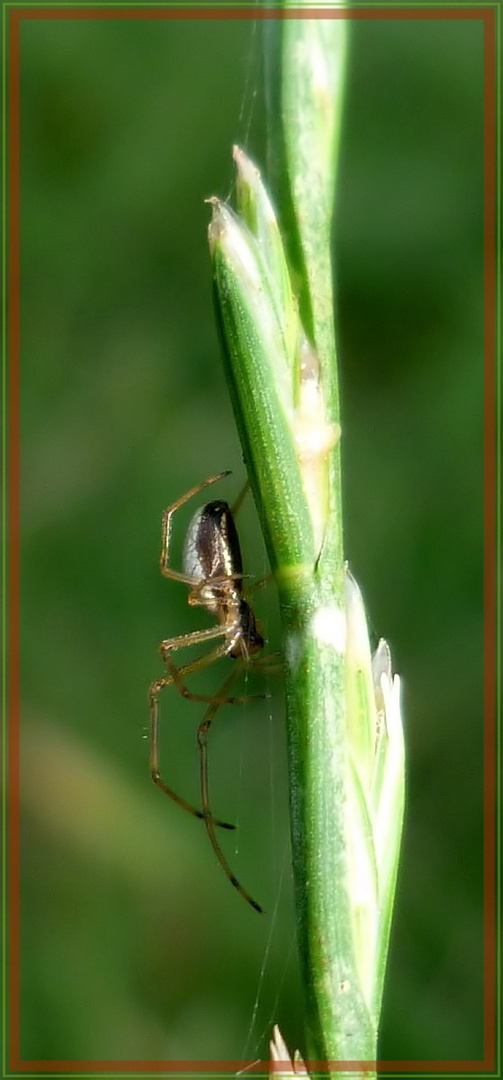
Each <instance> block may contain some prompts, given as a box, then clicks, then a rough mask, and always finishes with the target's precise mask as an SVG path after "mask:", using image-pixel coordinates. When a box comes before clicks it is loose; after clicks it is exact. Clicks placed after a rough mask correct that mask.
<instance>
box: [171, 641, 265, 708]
mask: <svg viewBox="0 0 503 1080" xmlns="http://www.w3.org/2000/svg"><path fill="white" fill-rule="evenodd" d="M162 658H163V661H164V663H165V664H166V668H167V670H168V672H169V674H170V675H171V681H172V682H173V684H174V686H175V687H176V689H177V690H178V693H179V694H180V695H181V696H182V697H184V698H186V699H187V700H188V701H202V702H204V703H205V704H206V705H217V704H218V705H244V704H246V702H248V701H256V700H257V699H259V698H264V697H265V696H266V695H265V694H243V695H241V696H240V697H225V698H219V697H218V696H217V695H216V694H195V693H193V691H192V690H189V689H188V687H187V686H185V683H184V682H183V678H184V676H185V675H186V674H187V673H188V674H190V673H191V672H192V671H197V670H198V668H199V667H203V666H204V664H199V663H198V662H197V661H194V663H195V664H196V665H197V667H195V668H194V666H193V664H187V665H185V667H180V668H178V667H176V664H174V663H173V661H172V659H171V657H170V655H169V653H168V651H167V650H166V651H164V650H163V653H162ZM211 658H212V659H215V657H214V655H212V657H211ZM200 659H201V660H203V661H206V657H201V658H200ZM210 662H211V661H210Z"/></svg>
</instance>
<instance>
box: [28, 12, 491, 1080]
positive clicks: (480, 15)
mask: <svg viewBox="0 0 503 1080" xmlns="http://www.w3.org/2000/svg"><path fill="white" fill-rule="evenodd" d="M42 18H44V19H180V18H183V19H214V18H217V19H254V20H256V19H259V18H264V19H269V18H287V19H293V18H296V19H298V18H323V19H327V18H334V19H339V18H349V19H384V18H385V19H474V20H480V19H481V20H482V21H483V24H484V122H483V126H484V780H485V783H484V860H483V861H484V961H483V963H484V1058H483V1059H482V1060H480V1061H378V1062H359V1061H337V1062H318V1061H317V1062H314V1061H311V1062H307V1066H308V1068H309V1070H310V1071H313V1070H316V1071H326V1070H327V1069H330V1070H331V1071H332V1072H336V1071H348V1070H351V1071H360V1072H361V1071H368V1070H369V1069H375V1068H376V1067H377V1068H378V1069H379V1070H380V1071H383V1070H384V1071H386V1072H422V1073H425V1072H440V1073H448V1072H453V1071H457V1072H466V1073H468V1072H477V1071H478V1072H489V1073H491V1072H492V1073H494V1066H495V1019H496V1018H495V993H494V991H495V922H494V920H495V866H494V845H495V794H496V789H495V764H494V745H495V743H494V740H495V700H494V686H495V531H494V530H495V408H494V406H495V370H494V358H495V44H496V42H495V9H494V6H492V7H487V8H484V9H482V10H480V9H477V8H468V9H465V8H432V9H429V8H420V9H411V8H403V9H389V8H385V7H375V8H371V9H366V8H364V9H351V10H347V9H345V10H343V9H334V10H327V8H309V9H306V8H303V9H301V10H298V9H295V8H288V9H286V10H285V9H277V8H274V7H268V8H258V7H256V6H253V7H252V8H233V7H228V8H206V9H199V8H198V9H190V8H183V7H177V8H166V9H158V8H147V7H146V8H134V9H131V10H130V9H114V8H105V7H103V8H97V9H95V8H86V7H82V8H80V9H75V8H45V9H44V8H39V9H30V8H18V9H11V10H9V11H8V120H9V133H8V209H9V216H8V249H7V250H8V286H9V287H8V326H9V345H8V364H9V381H8V406H9V418H10V422H9V466H8V484H9V504H8V506H9V514H8V542H9V576H8V601H9V608H8V610H9V662H8V679H9V731H8V777H9V783H8V809H9V821H8V898H9V937H8V944H9V950H8V986H9V1001H10V1010H9V1067H10V1069H11V1070H12V1071H13V1072H16V1071H24V1072H26V1071H29V1070H32V1071H34V1070H36V1071H37V1072H38V1073H47V1072H55V1073H58V1072H77V1071H79V1072H84V1071H87V1073H88V1074H90V1073H95V1072H100V1073H109V1074H113V1073H129V1072H147V1073H152V1074H155V1073H161V1072H168V1070H169V1072H170V1073H182V1074H185V1073H202V1072H204V1073H207V1074H209V1075H211V1074H219V1073H220V1074H221V1073H231V1072H232V1073H236V1072H238V1071H242V1070H243V1069H245V1070H246V1072H254V1073H255V1072H263V1071H264V1070H265V1071H267V1070H268V1068H269V1063H268V1062H253V1063H247V1062H243V1061H226V1062H215V1061H171V1062H161V1061H114V1062H110V1061H86V1062H84V1061H67V1060H65V1061H63V1060H61V1061H27V1060H21V1059H20V1058H19V1056H18V1055H19V1036H20V1014H19V990H20V984H19V330H20V327H19V24H20V22H21V20H22V19H42ZM287 1067H291V1066H290V1063H289V1062H284V1063H276V1065H275V1071H278V1069H281V1068H283V1069H285V1068H287Z"/></svg>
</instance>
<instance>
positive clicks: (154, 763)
mask: <svg viewBox="0 0 503 1080" xmlns="http://www.w3.org/2000/svg"><path fill="white" fill-rule="evenodd" d="M225 633H226V631H225V629H224V628H223V627H221V626H216V627H215V626H212V627H210V628H209V629H208V630H199V631H195V632H194V633H193V634H186V635H185V636H183V637H178V638H171V639H169V640H168V641H165V642H162V646H164V647H168V646H169V647H171V648H173V649H178V648H180V647H181V646H182V645H195V644H198V643H199V642H201V641H208V640H211V639H212V638H215V637H217V636H218V635H220V636H222V634H225ZM232 645H233V639H232V638H231V639H230V643H229V641H228V640H225V641H223V642H222V644H221V645H218V646H217V647H216V648H215V649H211V650H210V652H209V653H207V654H206V655H205V656H202V657H199V658H198V659H197V660H194V661H193V662H192V663H191V664H185V665H184V667H182V668H180V673H181V674H182V675H187V674H189V673H190V672H191V671H197V670H198V669H199V668H201V667H205V666H206V664H211V663H212V661H213V660H217V659H218V658H219V657H220V656H225V655H226V653H228V652H229V649H231V648H232ZM162 646H161V648H162ZM173 666H174V665H173ZM176 670H177V672H178V669H176ZM174 682H175V680H174V678H173V674H172V672H168V673H167V674H166V675H162V676H161V678H160V679H156V680H155V682H153V683H152V684H151V686H150V694H149V699H150V776H151V779H152V780H153V782H154V784H156V786H157V787H158V788H160V790H161V791H163V792H164V794H165V795H168V796H169V798H170V799H173V802H176V803H178V805H179V806H181V807H182V809H183V810H186V811H187V812H188V813H189V814H192V815H193V817H197V818H204V813H203V812H202V811H201V810H198V809H196V807H195V806H192V805H191V804H190V803H188V802H187V801H186V800H185V799H183V798H182V797H181V795H177V793H176V791H174V790H173V788H170V787H168V785H167V784H166V782H165V781H164V779H163V777H162V776H161V772H160V765H159V702H158V696H159V693H160V691H161V690H162V689H163V688H164V687H165V686H169V685H171V684H172V683H174ZM175 685H176V684H175ZM211 700H212V701H213V700H214V699H213V698H212V699H211ZM219 703H220V702H219ZM214 824H215V825H218V826H219V827H220V828H222V829H234V828H235V825H231V824H230V823H229V822H226V821H215V822H214Z"/></svg>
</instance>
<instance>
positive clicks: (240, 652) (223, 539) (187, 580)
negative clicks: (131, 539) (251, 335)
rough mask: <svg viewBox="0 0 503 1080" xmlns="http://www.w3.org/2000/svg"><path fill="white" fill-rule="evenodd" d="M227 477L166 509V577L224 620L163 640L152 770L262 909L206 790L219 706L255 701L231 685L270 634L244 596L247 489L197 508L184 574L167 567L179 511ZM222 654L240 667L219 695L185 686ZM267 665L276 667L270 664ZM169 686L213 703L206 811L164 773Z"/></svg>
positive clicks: (204, 751)
mask: <svg viewBox="0 0 503 1080" xmlns="http://www.w3.org/2000/svg"><path fill="white" fill-rule="evenodd" d="M228 475H229V473H228V472H222V473H219V474H218V475H217V476H210V477H209V479H208V480H204V481H203V483H201V484H197V485H196V486H195V487H193V488H191V489H190V491H187V492H186V494H185V495H182V496H181V498H180V499H177V500H176V502H174V503H172V505H171V506H168V508H167V510H165V511H164V513H163V515H162V542H161V558H160V569H161V574H163V575H164V577H167V578H171V579H172V580H173V581H182V582H183V583H184V584H185V585H188V586H189V589H190V592H189V596H188V603H189V604H191V605H194V606H199V607H204V608H206V610H207V611H209V612H210V613H211V614H212V615H215V616H216V618H217V619H218V622H217V624H216V625H215V626H211V627H209V628H208V629H206V630H195V631H194V632H193V633H190V634H182V635H180V636H179V637H172V638H167V639H166V640H165V641H161V644H160V646H159V652H160V654H161V658H162V660H163V663H164V665H165V668H166V674H165V675H162V676H161V677H160V678H159V679H156V680H155V682H153V683H152V685H151V687H150V775H151V777H152V780H153V781H154V783H155V784H157V787H159V788H160V789H161V791H163V792H164V793H165V795H169V797H170V798H171V799H173V800H174V801H175V802H176V803H178V805H179V806H181V807H183V809H184V810H187V811H188V812H189V814H193V815H194V816H195V817H198V818H201V819H202V820H203V821H204V824H205V827H206V831H207V833H208V837H209V839H210V843H211V845H212V847H213V850H214V852H215V854H216V856H217V859H218V861H219V863H220V865H221V867H222V869H223V870H224V872H225V873H226V875H227V877H228V878H229V881H230V882H231V883H232V885H234V887H235V888H236V889H237V891H238V892H239V893H240V894H241V896H242V897H243V898H244V899H245V900H246V901H247V902H248V903H249V904H251V906H252V907H253V908H255V910H256V911H260V912H261V911H262V910H263V909H262V908H261V907H260V905H259V904H257V902H256V901H255V900H254V899H253V897H252V896H250V894H249V893H248V892H247V891H246V889H244V888H243V886H242V885H241V884H240V883H239V881H238V880H237V878H236V877H235V876H234V874H233V873H232V870H231V869H230V867H229V865H228V863H227V860H226V858H225V856H224V854H223V852H222V850H221V848H220V845H219V843H218V840H217V838H216V835H215V826H218V827H220V828H222V829H233V828H235V826H234V825H230V824H229V823H228V822H226V821H219V820H217V819H216V818H214V817H213V816H212V814H211V811H210V804H209V790H208V748H207V737H208V731H209V729H210V726H211V724H212V722H213V719H214V717H215V714H216V712H217V710H218V709H219V708H220V706H221V705H225V704H233V703H237V702H243V701H249V700H250V698H249V697H229V696H228V695H229V690H230V688H231V686H232V684H233V683H234V682H235V681H236V679H237V678H238V676H239V674H240V673H241V671H242V670H243V668H244V667H246V666H248V665H250V664H252V663H255V664H256V663H257V657H258V654H259V653H260V652H261V650H262V649H263V647H264V639H263V637H262V634H261V632H260V630H259V628H258V626H257V622H256V620H255V616H254V614H253V611H252V609H251V607H250V604H249V603H248V601H247V600H246V599H245V598H244V596H243V564H242V558H241V549H240V546H239V539H238V534H237V530H236V526H235V523H234V516H233V515H234V513H235V512H236V510H237V508H238V507H239V505H240V503H241V501H242V498H243V496H244V494H245V492H246V487H245V489H244V491H243V492H242V494H241V495H240V497H239V498H238V500H237V502H236V503H235V505H234V506H233V507H232V509H231V508H230V507H229V505H228V503H226V502H222V501H215V502H209V503H206V505H205V506H203V507H201V508H200V509H199V510H197V511H196V513H195V514H194V517H193V518H192V521H191V523H190V525H189V527H188V530H187V535H186V538H185V545H184V549H183V572H182V573H180V572H179V571H177V570H172V569H171V567H170V566H169V565H168V559H169V542H170V535H171V524H172V518H173V514H174V513H175V512H176V511H177V510H179V509H180V507H181V506H183V505H184V503H186V502H188V500H189V499H192V497H193V496H194V495H197V494H198V492H199V491H202V489H203V488H205V487H208V486H209V485H210V484H214V483H216V481H217V480H221V479H222V478H223V477H224V476H228ZM218 638H222V639H223V640H222V641H221V642H220V644H218V645H215V647H214V648H212V649H210V650H209V652H207V653H205V654H204V655H203V656H199V657H198V658H197V659H196V660H193V661H192V662H191V663H189V664H184V665H183V666H181V667H176V666H175V664H174V662H173V660H172V658H171V654H172V653H174V652H176V651H177V650H178V649H181V648H185V647H187V646H190V645H200V644H205V643H206V642H208V643H209V642H214V641H215V640H216V639H218ZM223 656H230V657H232V658H233V659H234V660H236V665H235V667H234V670H233V671H232V672H231V674H230V675H229V676H228V677H227V678H226V679H225V681H224V683H223V684H222V686H221V687H220V689H219V690H218V691H217V693H216V694H215V695H214V696H213V697H207V696H204V695H201V694H194V693H192V691H190V690H188V689H187V687H186V686H185V683H184V679H185V677H186V676H187V675H190V674H192V672H194V671H199V670H200V669H201V668H203V667H207V666H208V665H209V664H211V663H213V661H214V660H218V659H219V658H220V657H223ZM272 659H276V657H274V658H273V657H272V656H271V657H263V658H259V663H260V664H261V665H263V664H266V663H267V662H268V661H269V660H272ZM269 670H271V669H270V668H269ZM171 684H173V685H174V686H175V687H176V689H177V690H178V692H179V693H180V694H181V695H182V696H183V697H185V698H189V699H190V700H191V701H203V702H206V703H207V704H208V709H207V710H206V712H205V714H204V717H203V719H202V721H201V723H200V724H199V727H198V731H197V744H198V752H199V777H200V788H201V805H202V809H201V810H198V809H196V807H194V806H191V805H190V803H188V802H186V801H185V799H183V798H181V796H180V795H177V794H176V793H175V792H174V791H173V790H172V788H170V787H168V786H167V784H166V783H165V782H164V780H163V779H162V777H161V774H160V771H159V706H158V697H159V693H160V691H161V690H162V689H163V687H165V686H169V685H171Z"/></svg>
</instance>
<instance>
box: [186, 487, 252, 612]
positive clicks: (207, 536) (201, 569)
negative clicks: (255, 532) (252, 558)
mask: <svg viewBox="0 0 503 1080" xmlns="http://www.w3.org/2000/svg"><path fill="white" fill-rule="evenodd" d="M183 570H184V573H185V574H187V576H188V577H191V578H193V579H194V581H196V582H198V581H205V582H207V583H208V586H209V587H210V583H211V581H215V584H216V585H217V584H223V582H224V579H226V578H227V579H228V578H231V579H232V585H233V588H234V589H235V590H236V591H237V592H240V590H241V576H242V573H243V561H242V558H241V549H240V546H239V539H238V534H237V531H236V526H235V524H234V518H233V517H232V514H231V511H230V509H229V505H228V503H226V502H221V501H218V502H210V503H206V506H203V507H201V508H200V509H199V510H196V513H195V514H194V517H193V518H192V521H191V523H190V525H189V527H188V529H187V535H186V538H185V544H184V549H183ZM201 598H202V599H203V596H201Z"/></svg>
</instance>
